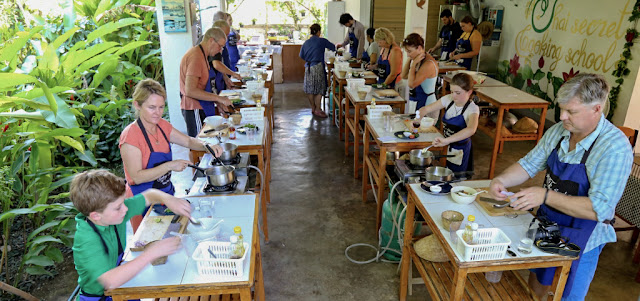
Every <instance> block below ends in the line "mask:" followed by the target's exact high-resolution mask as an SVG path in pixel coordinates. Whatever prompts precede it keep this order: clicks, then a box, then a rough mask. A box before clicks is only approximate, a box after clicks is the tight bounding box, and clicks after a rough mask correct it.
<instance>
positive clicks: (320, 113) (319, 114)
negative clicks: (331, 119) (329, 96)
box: [313, 111, 327, 118]
mask: <svg viewBox="0 0 640 301" xmlns="http://www.w3.org/2000/svg"><path fill="white" fill-rule="evenodd" d="M313 114H314V115H316V116H318V117H320V118H327V114H326V113H325V112H324V111H316V112H314V113H313Z"/></svg>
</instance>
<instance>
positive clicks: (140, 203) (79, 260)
mask: <svg viewBox="0 0 640 301" xmlns="http://www.w3.org/2000/svg"><path fill="white" fill-rule="evenodd" d="M145 203H146V202H145V199H144V196H143V195H142V194H138V195H136V196H134V197H132V198H128V199H126V200H125V201H124V204H125V206H127V208H128V211H127V214H126V215H125V217H124V220H123V221H122V223H121V224H119V225H115V226H108V227H105V226H100V225H95V226H96V228H97V229H98V231H99V232H100V235H101V236H102V239H104V242H105V243H106V244H107V248H108V249H109V254H106V253H105V252H104V246H103V244H102V242H101V241H100V237H99V236H98V235H97V234H96V232H95V231H94V230H93V228H91V226H90V225H89V223H87V219H86V217H85V216H84V215H83V214H82V213H79V214H78V215H76V234H75V237H74V241H73V261H74V263H75V265H76V270H77V271H78V285H80V289H82V292H84V293H87V294H93V295H102V294H103V293H104V288H103V287H102V285H101V284H100V282H98V277H100V275H102V274H104V273H105V272H107V271H109V270H111V269H113V268H115V267H116V263H117V262H118V239H117V238H116V232H115V231H114V227H115V228H117V229H118V236H120V242H121V243H122V244H123V246H122V248H123V249H124V247H125V246H124V244H126V242H127V238H126V236H127V221H128V220H129V219H131V217H133V216H135V215H139V214H142V212H143V211H144V208H145Z"/></svg>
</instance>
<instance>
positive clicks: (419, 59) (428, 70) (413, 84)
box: [402, 33, 438, 118]
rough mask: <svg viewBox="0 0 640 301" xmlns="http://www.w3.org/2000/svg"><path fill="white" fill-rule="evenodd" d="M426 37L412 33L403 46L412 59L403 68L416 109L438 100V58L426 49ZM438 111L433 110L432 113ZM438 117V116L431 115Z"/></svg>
mask: <svg viewBox="0 0 640 301" xmlns="http://www.w3.org/2000/svg"><path fill="white" fill-rule="evenodd" d="M423 45H424V39H422V37H421V36H420V35H419V34H417V33H412V34H410V35H408V36H407V37H406V38H405V39H404V40H403V41H402V47H403V48H404V50H405V51H406V52H407V56H409V58H410V60H409V61H408V62H407V63H406V64H405V66H404V68H403V70H402V78H404V79H407V80H408V86H409V88H411V90H410V91H409V100H411V101H412V102H415V109H410V110H409V111H410V112H413V111H415V110H418V109H420V108H422V107H424V106H425V105H428V104H432V103H434V102H436V100H437V98H436V81H437V79H438V64H437V63H436V60H435V59H434V58H433V57H432V56H431V55H430V54H428V53H426V52H425V51H424V46H423ZM434 113H435V114H437V112H432V114H434ZM430 117H432V118H437V115H436V116H430Z"/></svg>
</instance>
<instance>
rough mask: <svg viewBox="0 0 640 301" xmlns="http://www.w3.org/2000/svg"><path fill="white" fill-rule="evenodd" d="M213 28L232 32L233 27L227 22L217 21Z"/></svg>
mask: <svg viewBox="0 0 640 301" xmlns="http://www.w3.org/2000/svg"><path fill="white" fill-rule="evenodd" d="M213 27H218V28H221V29H222V30H231V26H229V23H227V21H225V20H217V21H215V22H213Z"/></svg>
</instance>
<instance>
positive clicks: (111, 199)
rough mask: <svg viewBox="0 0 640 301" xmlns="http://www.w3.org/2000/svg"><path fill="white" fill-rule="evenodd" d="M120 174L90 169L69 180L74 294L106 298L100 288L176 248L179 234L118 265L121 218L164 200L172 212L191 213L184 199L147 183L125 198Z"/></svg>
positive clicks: (123, 236)
mask: <svg viewBox="0 0 640 301" xmlns="http://www.w3.org/2000/svg"><path fill="white" fill-rule="evenodd" d="M124 195H125V182H124V179H122V178H120V177H118V176H116V175H114V174H112V173H110V172H108V171H106V170H90V171H86V172H83V173H81V174H78V175H77V176H76V177H75V178H74V179H73V181H72V182H71V188H70V195H69V197H70V198H71V201H73V204H74V206H75V207H76V208H77V209H78V211H80V213H79V214H78V215H77V216H76V234H75V238H74V242H73V259H74V263H75V266H76V270H77V271H78V284H79V285H80V295H79V297H78V299H79V300H110V298H106V299H105V297H104V290H108V289H113V288H117V287H119V286H121V285H122V284H124V283H126V282H127V281H129V280H130V279H131V278H133V277H134V276H135V275H137V274H138V273H139V272H140V271H141V270H142V269H143V268H144V267H146V266H147V265H148V264H149V263H151V261H153V260H155V259H156V258H159V257H162V256H166V255H171V254H173V253H175V252H176V251H177V250H178V249H179V248H180V245H181V244H180V238H179V237H171V238H167V239H163V240H160V241H157V242H155V243H154V244H153V245H150V246H149V247H148V248H146V249H145V250H144V252H142V254H141V255H139V256H138V257H136V258H135V259H133V260H132V261H129V262H126V263H124V264H122V265H120V261H121V259H122V255H123V252H124V247H125V244H126V223H127V221H128V220H129V219H130V218H131V217H132V216H135V215H138V214H142V212H143V211H144V208H145V207H146V206H150V205H153V204H159V203H164V204H165V205H166V206H167V207H168V208H169V209H171V210H172V211H173V212H174V213H175V214H177V215H182V216H191V215H190V213H191V205H190V204H189V202H187V201H185V200H183V199H179V198H176V197H174V196H172V195H169V194H166V193H164V192H162V191H160V190H157V189H149V190H147V191H145V192H143V193H141V194H139V195H136V196H134V197H132V198H128V199H126V200H125V197H124Z"/></svg>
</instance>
